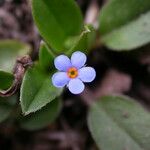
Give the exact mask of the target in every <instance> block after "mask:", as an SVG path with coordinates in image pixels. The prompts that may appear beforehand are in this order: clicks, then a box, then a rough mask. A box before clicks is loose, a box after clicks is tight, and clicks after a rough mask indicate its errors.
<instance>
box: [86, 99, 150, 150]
mask: <svg viewBox="0 0 150 150" xmlns="http://www.w3.org/2000/svg"><path fill="white" fill-rule="evenodd" d="M88 125H89V128H90V131H91V134H92V136H93V138H94V140H95V141H96V143H97V145H98V147H99V148H100V149H101V150H149V149H150V144H149V143H150V113H149V112H148V111H146V110H145V109H144V108H143V107H141V106H140V105H139V104H138V103H136V102H135V101H134V100H132V99H130V98H127V97H124V96H104V97H102V98H101V99H100V101H98V102H96V103H95V104H93V105H92V107H91V108H90V111H89V116H88Z"/></svg>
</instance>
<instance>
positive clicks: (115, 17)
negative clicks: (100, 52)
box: [99, 0, 150, 51]
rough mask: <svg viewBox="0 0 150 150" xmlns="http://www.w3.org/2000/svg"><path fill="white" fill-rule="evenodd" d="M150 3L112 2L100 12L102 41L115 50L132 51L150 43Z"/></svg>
mask: <svg viewBox="0 0 150 150" xmlns="http://www.w3.org/2000/svg"><path fill="white" fill-rule="evenodd" d="M149 10H150V1H149V0H144V1H143V0H139V1H138V3H137V0H126V1H124V0H111V1H109V2H108V3H107V4H106V5H105V6H104V7H103V9H102V11H101V12H100V19H99V21H100V33H101V35H102V37H101V41H102V42H103V43H104V44H105V45H106V46H107V47H109V48H110V49H113V50H118V51H121V50H132V49H135V48H137V47H140V46H142V45H145V44H147V43H149V42H150V34H149V33H150V31H149V28H150V21H149V20H150V11H149Z"/></svg>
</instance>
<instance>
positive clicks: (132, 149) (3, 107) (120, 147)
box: [0, 0, 150, 150]
mask: <svg viewBox="0 0 150 150" xmlns="http://www.w3.org/2000/svg"><path fill="white" fill-rule="evenodd" d="M94 2H95V1H94ZM30 4H31V6H32V15H33V19H34V22H35V25H36V26H37V28H38V31H39V33H40V35H41V36H42V40H41V44H40V47H39V53H38V55H39V57H38V59H36V60H34V61H33V59H32V58H31V53H32V50H31V47H30V46H29V45H27V44H25V43H22V42H19V41H16V40H1V41H0V96H1V97H0V112H1V117H0V122H4V121H6V122H7V120H9V119H12V112H15V113H13V115H14V116H15V117H14V116H13V119H14V120H15V122H17V124H18V125H19V126H20V127H21V128H23V129H26V130H38V129H41V128H44V127H46V126H48V125H49V124H51V123H52V122H53V121H55V119H56V118H57V117H58V116H59V115H60V112H61V110H62V104H63V102H62V99H63V98H62V95H63V93H64V91H68V90H67V89H66V88H65V87H67V88H68V89H69V91H70V92H71V93H72V94H75V95H74V96H80V94H84V92H87V93H88V90H87V91H86V90H85V89H88V85H85V84H84V83H89V82H92V81H94V79H95V78H96V76H98V75H99V74H97V73H96V72H97V70H101V68H100V67H99V68H98V69H97V68H94V67H93V66H92V67H89V66H88V65H89V64H88V62H87V64H86V61H87V57H89V58H90V55H89V54H90V53H91V52H92V51H94V50H96V49H97V50H99V49H103V50H104V51H105V48H107V50H106V51H107V52H108V53H109V52H111V51H117V52H120V53H123V52H125V51H128V52H130V51H133V53H134V54H135V53H136V52H137V51H140V49H141V48H142V47H144V46H145V45H147V44H148V43H149V42H150V0H139V1H137V0H109V1H108V2H107V3H106V4H105V5H104V6H103V7H102V9H100V13H99V15H97V13H96V14H94V15H96V17H97V18H96V21H94V22H90V24H86V23H85V22H84V19H83V15H82V13H81V10H80V8H79V6H78V5H77V3H76V2H75V1H74V0H31V3H30ZM97 5H98V4H97ZM94 9H96V8H95V7H94ZM94 12H95V11H94ZM87 17H88V16H87ZM88 23H89V22H88ZM96 23H97V24H96ZM95 24H96V25H95ZM104 47H105V48H104ZM69 57H70V59H69ZM95 57H96V56H95ZM99 59H100V58H99ZM86 65H87V66H86ZM56 69H57V70H58V72H56ZM96 81H97V80H95V82H93V83H92V86H93V87H96V85H97V83H96ZM89 86H90V84H89ZM89 89H90V88H89ZM84 90H85V91H84ZM114 93H115V92H114ZM77 94H78V95H77ZM88 94H89V95H90V90H89V93H88ZM104 95H105V96H104ZM104 95H103V96H102V97H101V95H100V94H98V97H96V96H93V97H92V96H91V97H90V99H91V100H90V102H89V101H88V102H87V103H86V104H87V107H88V110H87V111H88V113H87V124H88V127H89V130H90V133H91V135H92V137H93V139H94V141H95V142H96V145H97V146H98V148H99V149H101V150H149V149H150V114H149V112H148V111H147V110H145V109H144V108H143V107H142V106H141V105H140V104H138V103H137V102H136V101H134V100H133V99H131V98H129V97H127V96H123V95H121V94H120V95H114V94H109V90H108V94H104ZM18 97H19V100H18ZM81 99H82V97H81ZM20 107H21V111H18V110H20V109H19V108H20Z"/></svg>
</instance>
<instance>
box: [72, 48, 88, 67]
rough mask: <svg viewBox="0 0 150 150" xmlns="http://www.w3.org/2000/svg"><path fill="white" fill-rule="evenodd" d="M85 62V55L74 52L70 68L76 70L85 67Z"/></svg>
mask: <svg viewBox="0 0 150 150" xmlns="http://www.w3.org/2000/svg"><path fill="white" fill-rule="evenodd" d="M86 60H87V57H86V55H85V54H84V53H82V52H80V51H77V52H74V53H73V54H72V56H71V63H72V66H74V67H76V68H78V69H80V68H81V67H83V66H84V65H85V63H86Z"/></svg>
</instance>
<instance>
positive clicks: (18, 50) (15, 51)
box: [0, 40, 30, 72]
mask: <svg viewBox="0 0 150 150" xmlns="http://www.w3.org/2000/svg"><path fill="white" fill-rule="evenodd" d="M29 51H30V47H29V46H28V45H26V44H24V43H22V42H19V41H16V40H1V41H0V70H4V71H7V72H12V70H13V67H14V65H15V62H16V59H17V57H19V56H23V55H26V54H27V53H29Z"/></svg>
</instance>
